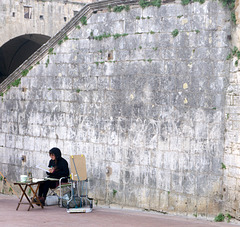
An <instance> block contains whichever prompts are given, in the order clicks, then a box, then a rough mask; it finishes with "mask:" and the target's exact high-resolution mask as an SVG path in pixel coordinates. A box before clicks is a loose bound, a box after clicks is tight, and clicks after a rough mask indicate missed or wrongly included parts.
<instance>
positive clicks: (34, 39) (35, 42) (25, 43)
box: [0, 34, 50, 83]
mask: <svg viewBox="0 0 240 227" xmlns="http://www.w3.org/2000/svg"><path fill="white" fill-rule="evenodd" d="M49 39H50V37H49V36H46V35H40V34H27V35H22V36H18V37H16V38H14V39H11V40H9V41H8V42H7V43H5V44H4V45H3V46H1V47H0V83H2V82H3V80H5V79H6V78H7V77H8V76H9V75H10V74H11V73H12V72H13V71H14V70H15V69H17V68H18V67H19V66H20V65H21V64H22V63H23V62H24V61H25V60H26V59H27V58H28V57H30V56H31V55H32V54H33V53H34V52H35V51H36V50H37V49H38V48H39V47H40V46H42V45H43V44H44V43H46V42H47V41H48V40H49Z"/></svg>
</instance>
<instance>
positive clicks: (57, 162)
mask: <svg viewBox="0 0 240 227" xmlns="http://www.w3.org/2000/svg"><path fill="white" fill-rule="evenodd" d="M49 156H50V157H51V160H50V161H49V165H48V167H49V168H50V169H49V172H47V175H48V177H49V178H57V179H60V178H61V177H66V178H67V177H69V169H68V163H67V161H66V160H65V159H64V158H62V157H61V151H60V149H58V148H56V147H54V148H52V149H51V150H50V151H49ZM62 182H67V179H64V180H63V181H62ZM57 185H58V181H51V180H47V181H44V182H43V183H41V184H40V187H39V191H38V198H39V200H40V202H41V203H42V204H43V205H45V200H46V197H47V193H48V190H49V188H56V187H57Z"/></svg>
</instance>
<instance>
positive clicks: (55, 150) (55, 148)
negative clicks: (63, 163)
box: [49, 147, 62, 168]
mask: <svg viewBox="0 0 240 227" xmlns="http://www.w3.org/2000/svg"><path fill="white" fill-rule="evenodd" d="M50 154H54V155H55V157H56V159H55V167H56V168H57V162H58V160H59V159H60V158H61V157H62V154H61V151H60V149H59V148H57V147H53V148H52V149H51V150H50V151H49V155H50Z"/></svg>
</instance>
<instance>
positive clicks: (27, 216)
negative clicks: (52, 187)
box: [0, 194, 240, 227]
mask: <svg viewBox="0 0 240 227" xmlns="http://www.w3.org/2000/svg"><path fill="white" fill-rule="evenodd" d="M17 203H18V198H17V197H15V196H7V195H2V194H0V226H1V227H13V226H14V227H22V226H24V227H25V226H27V227H28V226H29V227H39V226H44V227H45V226H46V227H48V226H51V227H52V226H57V227H62V226H68V227H71V226H74V227H78V226H86V227H89V226H90V227H92V226H93V227H95V226H96V227H105V226H106V227H112V226H113V227H120V226H121V227H126V226H127V227H130V226H137V227H141V226H144V227H145V226H146V227H155V226H157V227H214V226H215V227H216V226H219V227H230V226H231V227H235V226H240V224H236V223H235V224H228V223H216V222H210V221H205V220H198V219H194V218H185V217H179V216H170V215H164V214H159V213H150V212H141V211H132V210H131V211H130V210H122V209H121V210H117V209H109V208H100V207H94V209H93V211H92V212H91V213H75V214H69V213H67V212H66V209H65V208H59V207H58V206H47V207H45V208H44V209H41V208H39V207H35V208H33V209H31V210H30V211H27V209H28V205H25V204H22V205H20V207H19V210H18V211H16V207H17Z"/></svg>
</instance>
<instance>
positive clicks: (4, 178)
mask: <svg viewBox="0 0 240 227" xmlns="http://www.w3.org/2000/svg"><path fill="white" fill-rule="evenodd" d="M0 175H1V176H2V178H3V180H4V181H6V183H7V185H8V186H9V187H10V188H11V189H12V192H13V193H14V194H15V195H16V196H17V197H18V198H19V196H18V194H17V193H16V192H15V191H14V189H13V188H12V186H11V184H10V183H9V182H8V181H7V179H6V177H4V176H3V174H2V173H1V171H0Z"/></svg>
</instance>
